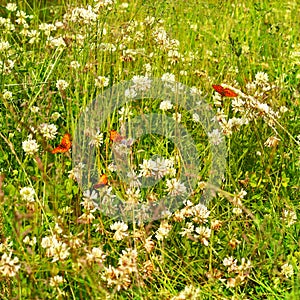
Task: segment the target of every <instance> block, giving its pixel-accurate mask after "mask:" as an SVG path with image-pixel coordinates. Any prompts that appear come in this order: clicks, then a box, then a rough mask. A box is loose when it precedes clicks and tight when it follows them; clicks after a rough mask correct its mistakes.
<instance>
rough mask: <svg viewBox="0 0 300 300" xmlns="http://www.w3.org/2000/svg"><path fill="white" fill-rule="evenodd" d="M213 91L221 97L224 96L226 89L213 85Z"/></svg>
mask: <svg viewBox="0 0 300 300" xmlns="http://www.w3.org/2000/svg"><path fill="white" fill-rule="evenodd" d="M212 87H213V89H214V90H215V91H216V92H218V93H219V94H220V95H222V96H224V95H223V93H224V88H223V87H222V86H221V85H216V84H213V85H212Z"/></svg>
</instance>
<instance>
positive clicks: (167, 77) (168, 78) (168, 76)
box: [161, 73, 176, 82]
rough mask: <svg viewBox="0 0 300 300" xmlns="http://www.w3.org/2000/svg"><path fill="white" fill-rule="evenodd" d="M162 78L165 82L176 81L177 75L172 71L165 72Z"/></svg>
mask: <svg viewBox="0 0 300 300" xmlns="http://www.w3.org/2000/svg"><path fill="white" fill-rule="evenodd" d="M161 80H162V81H164V82H176V79H175V75H174V74H172V73H165V74H163V75H162V76H161Z"/></svg>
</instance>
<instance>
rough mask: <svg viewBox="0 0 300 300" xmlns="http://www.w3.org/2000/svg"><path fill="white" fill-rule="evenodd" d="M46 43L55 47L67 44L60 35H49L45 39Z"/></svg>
mask: <svg viewBox="0 0 300 300" xmlns="http://www.w3.org/2000/svg"><path fill="white" fill-rule="evenodd" d="M47 44H48V45H50V46H51V47H55V48H59V47H66V46H67V44H66V42H65V40H64V39H63V38H62V37H58V38H54V37H52V36H49V37H48V39H47Z"/></svg>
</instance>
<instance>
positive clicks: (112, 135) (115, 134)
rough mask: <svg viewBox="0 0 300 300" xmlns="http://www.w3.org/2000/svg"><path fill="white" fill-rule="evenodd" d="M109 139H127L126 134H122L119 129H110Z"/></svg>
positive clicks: (115, 140)
mask: <svg viewBox="0 0 300 300" xmlns="http://www.w3.org/2000/svg"><path fill="white" fill-rule="evenodd" d="M109 139H110V140H111V141H113V142H121V141H123V140H124V139H125V137H124V136H121V135H120V134H119V133H118V132H117V130H111V131H110V136H109Z"/></svg>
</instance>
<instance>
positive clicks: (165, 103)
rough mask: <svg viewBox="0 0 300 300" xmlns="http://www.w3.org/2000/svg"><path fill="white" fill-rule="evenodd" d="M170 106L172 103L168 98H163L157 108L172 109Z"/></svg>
mask: <svg viewBox="0 0 300 300" xmlns="http://www.w3.org/2000/svg"><path fill="white" fill-rule="evenodd" d="M172 107H173V104H172V102H171V101H170V100H163V101H162V102H161V103H160V105H159V108H160V109H161V110H163V111H166V110H169V109H172Z"/></svg>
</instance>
